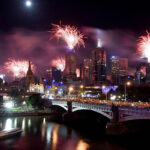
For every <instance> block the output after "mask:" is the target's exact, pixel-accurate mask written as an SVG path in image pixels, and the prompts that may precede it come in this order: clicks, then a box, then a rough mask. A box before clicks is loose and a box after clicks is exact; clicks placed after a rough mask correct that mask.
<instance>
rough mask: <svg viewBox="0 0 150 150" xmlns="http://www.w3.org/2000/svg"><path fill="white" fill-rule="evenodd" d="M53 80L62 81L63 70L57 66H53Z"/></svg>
mask: <svg viewBox="0 0 150 150" xmlns="http://www.w3.org/2000/svg"><path fill="white" fill-rule="evenodd" d="M52 80H53V81H54V82H55V83H59V82H60V81H61V70H58V69H57V68H55V67H52Z"/></svg>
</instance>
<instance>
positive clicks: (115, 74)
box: [111, 56, 119, 84]
mask: <svg viewBox="0 0 150 150" xmlns="http://www.w3.org/2000/svg"><path fill="white" fill-rule="evenodd" d="M111 79H112V82H113V83H114V84H118V83H119V57H117V56H112V58H111Z"/></svg>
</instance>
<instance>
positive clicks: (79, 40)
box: [50, 24, 85, 49]
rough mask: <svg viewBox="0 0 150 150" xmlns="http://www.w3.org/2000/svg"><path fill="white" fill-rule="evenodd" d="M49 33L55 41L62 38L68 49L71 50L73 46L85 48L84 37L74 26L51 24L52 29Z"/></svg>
mask: <svg viewBox="0 0 150 150" xmlns="http://www.w3.org/2000/svg"><path fill="white" fill-rule="evenodd" d="M50 32H51V33H52V34H53V35H54V36H55V37H56V38H57V39H60V38H62V39H63V40H64V41H65V42H66V44H67V46H68V48H69V49H73V48H74V47H75V46H77V47H80V46H81V45H82V46H83V47H85V44H84V41H83V38H84V35H83V34H81V33H80V32H79V30H78V29H77V28H76V27H74V26H70V25H56V24H53V29H52V30H51V31H50Z"/></svg>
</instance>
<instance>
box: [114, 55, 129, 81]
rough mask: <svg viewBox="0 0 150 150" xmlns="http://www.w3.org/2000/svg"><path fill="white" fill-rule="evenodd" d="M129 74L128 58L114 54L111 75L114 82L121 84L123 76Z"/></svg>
mask: <svg viewBox="0 0 150 150" xmlns="http://www.w3.org/2000/svg"><path fill="white" fill-rule="evenodd" d="M127 75H128V59H127V58H119V57H117V56H112V58H111V77H112V82H113V83H114V84H121V83H122V82H123V81H122V79H123V77H125V76H127Z"/></svg>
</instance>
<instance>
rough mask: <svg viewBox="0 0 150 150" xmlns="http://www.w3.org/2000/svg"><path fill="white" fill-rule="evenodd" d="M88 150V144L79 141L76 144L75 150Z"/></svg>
mask: <svg viewBox="0 0 150 150" xmlns="http://www.w3.org/2000/svg"><path fill="white" fill-rule="evenodd" d="M88 148H89V144H87V143H85V142H84V141H82V140H80V141H79V142H78V144H77V148H76V150H81V149H82V150H87V149H88Z"/></svg>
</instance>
